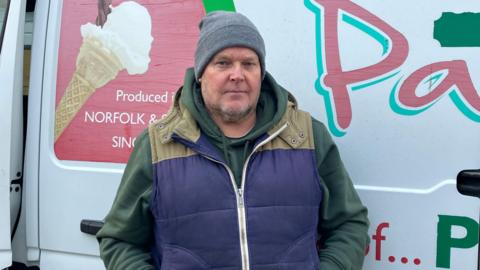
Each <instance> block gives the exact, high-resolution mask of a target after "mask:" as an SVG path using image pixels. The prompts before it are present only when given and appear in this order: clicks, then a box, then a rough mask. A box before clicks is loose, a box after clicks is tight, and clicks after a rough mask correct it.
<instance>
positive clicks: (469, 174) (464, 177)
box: [457, 169, 480, 198]
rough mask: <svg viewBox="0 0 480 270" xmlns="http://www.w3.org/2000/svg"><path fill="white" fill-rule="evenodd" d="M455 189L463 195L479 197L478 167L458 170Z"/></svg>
mask: <svg viewBox="0 0 480 270" xmlns="http://www.w3.org/2000/svg"><path fill="white" fill-rule="evenodd" d="M457 190H458V192H460V193H461V194H463V195H467V196H473V197H477V198H480V169H479V170H463V171H461V172H459V173H458V175H457Z"/></svg>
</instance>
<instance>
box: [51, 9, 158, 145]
mask: <svg viewBox="0 0 480 270" xmlns="http://www.w3.org/2000/svg"><path fill="white" fill-rule="evenodd" d="M81 32H82V36H83V43H82V45H81V47H80V51H79V53H78V56H77V61H76V69H75V72H74V74H73V76H72V78H71V80H70V82H69V84H68V86H67V89H66V90H65V93H64V94H63V96H62V98H61V99H60V102H59V104H58V105H57V108H56V111H55V135H54V140H55V141H57V139H58V138H59V137H60V135H61V134H62V133H63V132H64V131H65V129H66V128H67V127H68V125H69V124H70V123H71V122H72V120H73V118H74V117H75V115H76V114H77V113H78V111H80V109H81V108H82V107H83V105H84V104H85V103H86V102H87V100H88V99H89V98H90V96H91V95H92V94H93V93H94V92H95V91H96V89H98V88H100V87H102V86H104V85H105V84H107V83H108V82H110V81H111V80H113V79H115V77H117V75H118V73H119V72H120V71H121V70H123V69H126V70H127V72H128V73H129V74H142V73H145V72H146V71H147V69H148V63H149V62H150V57H149V53H150V48H151V43H152V41H153V38H152V36H151V18H150V15H149V14H148V11H147V10H146V8H144V7H143V6H141V5H139V4H138V3H136V2H132V1H127V2H123V3H122V4H120V5H119V6H117V7H115V8H112V12H111V13H110V14H108V16H107V21H106V22H105V24H104V26H103V27H100V26H98V25H93V24H91V23H87V24H85V25H82V26H81Z"/></svg>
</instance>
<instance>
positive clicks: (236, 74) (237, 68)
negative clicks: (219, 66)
mask: <svg viewBox="0 0 480 270" xmlns="http://www.w3.org/2000/svg"><path fill="white" fill-rule="evenodd" d="M244 79H245V75H244V70H243V67H242V65H241V64H240V63H235V64H233V66H232V70H231V73H230V80H232V81H243V80H244Z"/></svg>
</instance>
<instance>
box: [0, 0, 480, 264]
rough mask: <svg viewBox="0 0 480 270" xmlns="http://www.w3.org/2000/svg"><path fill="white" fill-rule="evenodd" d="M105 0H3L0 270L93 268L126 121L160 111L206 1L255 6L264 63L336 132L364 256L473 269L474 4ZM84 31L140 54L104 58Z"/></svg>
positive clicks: (123, 155) (478, 64)
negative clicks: (365, 222) (364, 236)
mask: <svg viewBox="0 0 480 270" xmlns="http://www.w3.org/2000/svg"><path fill="white" fill-rule="evenodd" d="M27 2H28V3H27ZM109 2H112V1H108V0H99V1H87V0H81V1H80V0H79V1H62V0H42V1H37V2H36V3H35V1H25V0H0V23H1V25H0V31H1V32H0V89H1V90H0V115H1V116H2V117H1V118H0V134H1V136H0V138H1V140H0V215H1V216H0V269H4V268H9V269H26V268H30V269H43V270H44V269H48V270H55V269H104V266H103V263H102V262H101V260H100V258H99V251H98V243H97V241H96V239H95V236H94V234H95V232H96V231H97V230H98V229H99V228H100V227H101V225H102V219H103V218H104V216H105V215H106V213H107V211H108V210H109V208H110V206H111V203H112V201H113V198H114V196H115V193H116V189H117V187H118V184H119V182H120V177H121V174H122V172H123V169H124V167H125V163H126V161H127V159H128V156H129V153H130V151H131V149H132V147H133V145H134V143H135V136H137V135H138V134H139V133H140V132H141V131H142V130H143V129H144V128H145V127H146V126H147V125H148V124H149V123H150V122H152V121H154V120H155V119H158V118H161V117H162V116H163V115H164V114H165V113H166V112H167V110H168V108H169V106H170V104H171V100H172V96H173V94H174V93H175V91H176V90H177V89H178V87H179V86H180V85H181V84H182V77H183V72H184V70H185V68H187V67H189V66H191V65H192V64H193V57H192V56H193V50H194V47H195V42H196V39H197V37H198V27H197V24H198V22H199V20H200V18H201V17H202V16H204V14H205V13H206V12H209V11H211V10H216V9H225V10H236V11H239V12H242V13H244V14H245V15H247V16H248V17H249V18H251V19H252V21H253V22H254V23H255V24H256V25H257V26H258V28H259V30H260V32H261V33H262V35H263V36H264V39H265V42H266V47H267V60H266V62H267V69H268V70H269V72H271V73H272V74H273V75H274V77H275V78H276V79H277V80H278V81H279V83H280V84H282V85H283V86H284V87H285V88H286V89H289V90H290V91H291V92H292V93H293V94H294V96H296V97H297V98H298V101H299V103H300V106H301V107H302V108H303V109H305V110H308V111H309V112H311V113H312V115H314V116H315V117H316V118H318V119H320V120H321V121H323V122H324V123H325V124H326V125H327V126H328V128H329V130H330V132H331V133H332V135H333V137H334V139H335V141H336V142H337V144H338V146H339V148H340V151H341V155H342V158H343V160H344V162H345V164H346V167H347V169H348V171H349V173H350V174H351V176H352V179H353V180H354V183H355V186H356V188H357V190H358V192H359V194H360V196H361V198H362V200H363V202H364V203H365V204H366V205H367V206H368V208H369V217H370V220H371V227H370V235H371V244H370V246H369V248H368V249H367V250H366V255H365V256H366V258H365V265H364V268H363V269H366V270H402V269H405V270H410V269H415V270H416V269H418V270H421V269H428V270H431V269H436V270H439V269H452V270H475V269H477V270H478V269H480V268H479V239H480V237H479V221H480V201H479V198H480V172H479V170H475V169H478V168H479V167H480V75H479V74H480V40H479V39H480V38H479V37H480V30H479V29H480V28H479V27H475V26H478V25H480V18H479V17H480V4H479V3H477V2H476V1H467V0H459V1H435V0H425V1H413V0H405V1H393V0H385V1H374V0H353V1H347V0H338V1H329V0H304V1H278V0H262V1H256V0H189V1H180V0H178V1H172V0H156V1H148V0H136V1H133V2H132V1H123V0H118V1H113V3H112V9H110V10H109V9H108V8H105V7H107V6H108V4H109ZM27 4H28V6H29V11H30V12H27V16H26V14H25V10H26V5H27ZM102 4H103V5H102ZM124 4H125V5H124ZM32 5H35V9H34V13H33V8H32ZM122 5H124V7H128V8H125V10H127V11H125V12H124V13H122V12H117V13H114V12H115V11H116V10H117V11H119V10H121V9H120V6H122ZM131 6H135V8H131ZM111 10H113V11H112V13H109V12H110V11H111ZM142 10H143V11H146V13H142V12H141V11H142ZM130 11H131V12H130ZM32 14H34V15H33V19H32V17H31V16H32ZM113 14H124V15H123V16H124V17H120V18H121V20H118V18H116V19H114V16H113ZM138 14H141V15H138ZM142 14H143V15H142ZM29 18H30V19H29ZM123 18H124V19H123ZM105 19H106V21H105ZM25 20H26V21H27V24H24V22H25ZM32 21H33V25H34V27H33V28H32V29H31V28H30V27H31V26H32ZM117 23H119V25H117ZM24 25H25V27H24ZM102 25H103V27H102ZM149 25H151V28H149ZM24 28H25V29H24ZM100 28H101V30H100ZM85 29H97V30H95V31H98V33H101V32H102V31H111V32H110V34H111V33H115V34H117V35H118V40H117V39H115V41H112V44H115V42H120V43H121V42H124V43H125V44H127V45H125V44H124V43H121V44H123V45H125V46H133V47H132V48H133V49H135V50H137V49H138V50H140V51H142V52H143V53H144V54H145V53H146V54H145V55H144V56H145V57H148V58H150V62H149V64H148V65H147V66H146V67H145V69H142V68H139V69H135V70H132V69H130V68H129V66H128V63H127V62H128V59H127V60H125V58H124V57H127V58H128V56H122V57H120V59H121V60H122V61H120V63H119V62H118V61H117V62H115V61H114V60H112V59H111V58H110V57H108V55H104V54H103V53H102V52H100V51H101V50H100V51H99V50H97V49H98V48H96V47H95V46H97V45H98V44H97V45H92V44H90V43H88V42H87V41H86V39H84V38H83V36H88V35H89V34H88V33H87V32H88V31H89V30H85ZM92 31H93V30H92ZM146 32H147V33H150V34H151V36H152V37H153V42H152V43H151V48H150V47H149V46H147V45H148V42H149V40H147V38H146V35H145V33H146ZM95 33H97V32H95ZM30 34H33V41H31V43H30V41H29V39H30ZM82 35H83V36H82ZM99 35H102V34H99ZM24 37H25V41H24ZM97 37H98V36H97ZM25 44H26V45H25ZM123 45H122V46H123ZM137 47H138V48H137ZM30 49H31V58H30ZM92 52H93V53H92ZM24 56H25V58H26V60H27V61H25V64H24V62H23V57H24ZM86 57H87V58H86ZM88 57H90V58H88ZM30 59H31V60H30ZM85 59H88V61H85ZM124 60H125V61H126V62H125V61H124ZM106 67H117V68H116V69H115V68H112V69H108V68H106ZM28 72H29V74H30V76H29V79H26V81H25V79H23V73H25V74H28ZM25 77H28V76H25ZM24 83H26V84H27V85H28V86H27V87H26V90H25V91H23V85H24ZM27 101H28V102H27ZM27 104H28V105H27ZM23 106H25V107H23ZM24 111H25V112H26V113H25V114H24ZM25 120H27V121H26V124H25V125H24V124H23V123H24V121H25ZM24 127H25V130H24ZM24 134H26V136H24ZM467 169H470V170H467ZM464 170H467V171H464ZM461 171H463V172H462V173H460V172H461ZM457 175H458V178H457ZM459 191H460V192H461V193H463V194H465V195H462V194H460V192H459ZM466 195H468V196H466Z"/></svg>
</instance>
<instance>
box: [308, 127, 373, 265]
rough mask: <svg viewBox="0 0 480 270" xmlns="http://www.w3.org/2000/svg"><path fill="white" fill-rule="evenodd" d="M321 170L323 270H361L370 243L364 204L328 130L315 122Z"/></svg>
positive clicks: (315, 139) (319, 170) (318, 159)
mask: <svg viewBox="0 0 480 270" xmlns="http://www.w3.org/2000/svg"><path fill="white" fill-rule="evenodd" d="M313 132H314V142H315V151H316V158H317V168H318V173H319V175H320V178H321V179H320V180H321V185H322V188H323V201H322V205H321V209H320V221H319V228H318V229H319V234H320V242H321V249H320V251H319V257H320V269H322V270H360V269H362V265H363V259H364V254H365V249H366V247H367V245H368V243H369V236H368V227H369V221H368V218H367V208H366V207H365V206H364V205H363V204H362V202H361V201H360V198H359V196H358V194H357V192H356V191H355V188H354V187H353V183H352V181H351V179H350V177H349V176H348V174H347V171H346V170H345V167H344V165H343V163H342V160H341V159H340V154H339V152H338V148H337V146H336V145H335V143H334V142H333V140H332V138H331V136H330V134H329V133H328V131H327V129H326V128H325V126H324V125H323V124H322V123H321V122H319V121H318V120H316V119H313Z"/></svg>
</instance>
